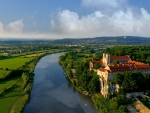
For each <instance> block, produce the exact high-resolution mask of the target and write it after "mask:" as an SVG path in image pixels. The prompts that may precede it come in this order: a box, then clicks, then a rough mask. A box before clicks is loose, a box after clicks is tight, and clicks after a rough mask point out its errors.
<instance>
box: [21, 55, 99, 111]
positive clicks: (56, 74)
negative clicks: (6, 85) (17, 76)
mask: <svg viewBox="0 0 150 113" xmlns="http://www.w3.org/2000/svg"><path fill="white" fill-rule="evenodd" d="M62 54H63V53H56V54H51V55H47V56H45V57H43V58H41V59H40V61H39V62H38V63H37V65H36V67H35V70H34V74H35V76H34V83H33V87H32V91H31V97H30V100H29V101H28V102H27V104H26V106H25V108H24V111H23V113H97V110H96V109H95V107H94V104H93V102H92V100H91V98H90V97H88V96H85V95H83V94H81V93H80V92H78V91H77V90H76V89H75V88H73V87H72V86H71V83H70V81H69V80H68V79H67V77H66V75H64V74H63V69H62V67H61V66H60V65H59V63H58V57H59V56H60V55H62Z"/></svg>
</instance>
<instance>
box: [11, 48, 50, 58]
mask: <svg viewBox="0 0 150 113" xmlns="http://www.w3.org/2000/svg"><path fill="white" fill-rule="evenodd" d="M48 51H50V50H42V51H32V52H23V53H18V54H12V56H13V57H19V56H26V55H31V54H38V53H44V52H48Z"/></svg>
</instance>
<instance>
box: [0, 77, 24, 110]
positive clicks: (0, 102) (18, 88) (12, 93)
mask: <svg viewBox="0 0 150 113" xmlns="http://www.w3.org/2000/svg"><path fill="white" fill-rule="evenodd" d="M22 95H23V85H22V80H21V79H20V80H19V81H18V82H17V84H16V85H15V86H13V88H11V89H9V90H8V91H6V92H4V93H3V94H1V95H0V110H1V111H0V112H1V113H8V112H9V110H10V108H11V107H12V106H13V104H14V103H15V102H16V101H17V100H18V99H19V98H20V97H21V96H22Z"/></svg>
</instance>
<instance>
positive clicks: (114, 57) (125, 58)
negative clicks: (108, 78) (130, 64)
mask: <svg viewBox="0 0 150 113" xmlns="http://www.w3.org/2000/svg"><path fill="white" fill-rule="evenodd" d="M110 60H130V57H129V56H110Z"/></svg>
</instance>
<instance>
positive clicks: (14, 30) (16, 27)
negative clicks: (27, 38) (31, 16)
mask: <svg viewBox="0 0 150 113" xmlns="http://www.w3.org/2000/svg"><path fill="white" fill-rule="evenodd" d="M23 28H24V24H23V22H22V20H17V21H14V22H10V23H9V24H8V25H4V24H3V23H2V22H1V21H0V34H1V36H4V37H7V36H8V37H10V36H14V35H15V36H16V35H20V34H22V30H23Z"/></svg>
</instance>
